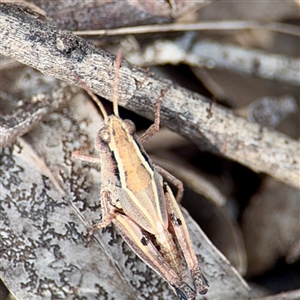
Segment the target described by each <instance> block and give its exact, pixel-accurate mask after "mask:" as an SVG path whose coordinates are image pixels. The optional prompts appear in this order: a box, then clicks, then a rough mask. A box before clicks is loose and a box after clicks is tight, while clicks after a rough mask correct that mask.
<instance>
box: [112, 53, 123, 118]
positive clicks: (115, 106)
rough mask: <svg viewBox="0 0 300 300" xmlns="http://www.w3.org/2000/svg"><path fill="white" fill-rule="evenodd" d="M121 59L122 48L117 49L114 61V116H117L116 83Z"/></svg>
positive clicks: (117, 82)
mask: <svg viewBox="0 0 300 300" xmlns="http://www.w3.org/2000/svg"><path fill="white" fill-rule="evenodd" d="M121 59H122V50H121V49H119V50H118V54H117V62H116V74H115V82H114V92H113V109H114V114H115V116H117V117H119V109H118V84H119V70H120V65H121Z"/></svg>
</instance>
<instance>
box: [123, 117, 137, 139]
mask: <svg viewBox="0 0 300 300" xmlns="http://www.w3.org/2000/svg"><path fill="white" fill-rule="evenodd" d="M124 124H125V126H126V127H127V130H128V132H129V134H131V135H133V134H135V125H134V123H133V122H132V121H131V120H124Z"/></svg>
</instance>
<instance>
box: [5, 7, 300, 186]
mask: <svg viewBox="0 0 300 300" xmlns="http://www.w3.org/2000/svg"><path fill="white" fill-rule="evenodd" d="M0 10H1V11H0V19H1V36H0V38H1V43H0V51H1V53H3V54H5V55H7V56H10V57H12V58H14V59H16V60H19V61H21V62H23V63H25V64H27V65H29V66H32V67H34V68H36V69H38V70H40V71H41V72H43V73H45V74H47V75H51V76H54V77H56V78H59V79H62V80H65V81H67V82H69V83H73V84H77V85H78V82H79V81H80V80H81V81H84V82H85V83H86V84H87V85H88V86H89V87H91V89H92V90H93V91H94V92H95V93H97V94H99V95H101V96H103V97H105V98H107V99H112V87H113V81H114V68H115V66H114V65H115V57H114V56H113V55H111V54H109V53H107V52H105V51H103V50H99V49H98V50H96V49H95V48H94V47H93V46H92V45H90V44H89V43H88V42H86V41H85V40H84V39H82V38H79V37H76V36H74V35H73V34H72V33H70V32H66V31H61V30H59V29H57V28H56V27H54V26H53V25H51V24H50V23H48V22H46V21H45V20H44V19H43V18H40V17H39V16H38V15H36V14H30V13H29V12H28V11H24V10H22V9H19V8H17V7H15V6H11V5H7V4H1V5H0ZM119 82H120V84H119V99H120V101H119V102H120V105H122V106H125V107H126V108H129V109H131V110H134V111H136V112H137V113H140V114H141V115H143V116H146V117H149V118H153V113H152V112H153V106H154V103H155V101H156V99H157V98H158V97H159V95H160V91H161V89H163V88H166V87H169V90H168V92H167V94H166V96H165V98H164V100H163V103H162V112H161V117H162V118H161V121H162V124H163V125H166V126H168V127H169V128H170V129H172V130H174V131H176V132H179V133H180V134H182V135H184V136H186V137H188V138H190V139H191V140H193V141H194V142H195V143H196V144H197V145H199V146H200V147H201V148H202V149H205V150H208V151H211V152H213V153H217V154H219V155H223V156H225V157H228V158H230V159H232V160H235V161H238V162H240V163H242V164H244V165H246V166H248V167H249V168H251V169H253V170H255V171H257V172H265V173H267V174H269V175H271V176H273V177H274V178H276V179H278V180H281V181H283V182H285V183H287V184H290V185H292V186H295V187H299V186H300V180H299V172H300V161H299V142H297V141H295V140H292V139H291V138H289V137H287V136H285V135H284V134H281V133H278V132H276V131H272V130H269V129H267V128H263V127H261V126H259V125H257V124H250V123H248V122H247V121H245V120H244V119H242V118H239V117H237V116H235V115H234V114H233V113H232V112H231V111H230V110H227V109H225V108H223V107H221V106H219V105H213V104H212V102H211V101H210V100H209V99H206V98H205V97H203V96H201V95H198V94H195V93H191V92H190V91H188V90H186V89H183V88H181V87H179V86H175V85H172V84H171V83H170V82H169V81H167V80H164V79H161V78H159V77H157V76H155V75H153V74H150V73H149V72H147V71H145V70H142V69H140V68H136V67H134V66H132V65H130V64H128V63H126V62H125V61H124V62H123V63H122V66H121V69H120V78H119Z"/></svg>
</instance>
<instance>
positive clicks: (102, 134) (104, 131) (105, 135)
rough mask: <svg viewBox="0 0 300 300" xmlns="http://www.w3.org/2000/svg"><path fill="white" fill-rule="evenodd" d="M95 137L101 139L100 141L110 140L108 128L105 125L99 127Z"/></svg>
mask: <svg viewBox="0 0 300 300" xmlns="http://www.w3.org/2000/svg"><path fill="white" fill-rule="evenodd" d="M97 138H99V139H101V141H103V142H105V143H109V142H110V133H109V129H108V127H107V126H104V127H102V128H100V130H99V132H98V137H97Z"/></svg>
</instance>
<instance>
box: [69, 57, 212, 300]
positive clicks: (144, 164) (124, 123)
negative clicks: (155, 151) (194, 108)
mask: <svg viewBox="0 0 300 300" xmlns="http://www.w3.org/2000/svg"><path fill="white" fill-rule="evenodd" d="M120 63H121V54H120V52H119V54H118V56H117V63H116V75H115V76H116V79H115V83H114V94H113V107H114V114H113V115H111V116H107V113H106V111H105V109H104V107H103V105H102V103H101V102H99V101H98V100H97V98H96V97H95V95H94V94H93V93H92V92H91V91H90V90H89V89H88V88H86V87H85V89H86V90H87V92H88V93H89V95H90V96H91V97H92V98H93V99H94V101H95V102H96V103H97V104H98V106H99V107H100V110H101V112H102V114H103V117H104V124H103V125H102V127H101V128H100V129H99V131H98V133H97V136H96V138H95V149H96V150H97V151H99V156H100V157H97V158H96V157H92V156H89V155H85V154H82V153H80V152H78V151H77V152H74V153H73V157H76V158H79V159H81V160H84V161H88V162H92V163H100V164H101V169H102V172H101V179H102V186H101V192H100V199H101V207H102V221H101V222H100V223H98V224H95V225H94V226H93V227H92V228H91V230H90V232H89V236H91V235H92V234H93V233H94V231H96V230H97V229H100V228H103V227H105V226H107V225H108V224H110V223H111V222H112V223H113V224H114V225H115V226H116V227H117V229H118V230H119V232H120V233H121V235H122V237H123V238H124V240H125V241H126V242H127V243H128V245H129V246H130V247H131V248H132V250H133V251H134V252H135V253H136V254H137V255H138V256H139V257H140V258H141V259H142V260H143V261H144V262H145V263H146V264H147V265H148V266H150V267H151V268H152V269H153V270H154V271H156V272H157V273H158V274H159V275H160V276H162V277H163V278H164V279H165V280H166V281H167V282H168V283H169V284H170V285H171V286H172V287H173V289H174V290H175V293H176V294H177V296H178V298H179V299H185V300H187V299H194V298H195V297H196V295H197V294H198V293H200V294H206V293H207V291H208V287H209V285H208V282H207V280H206V279H205V277H204V276H203V274H202V272H201V269H200V266H199V264H198V261H197V258H196V255H195V253H194V250H193V247H192V244H191V240H190V237H189V233H188V229H187V226H186V224H185V220H184V218H183V216H182V214H181V211H180V208H179V206H178V204H177V201H176V199H175V197H174V196H173V193H172V191H171V189H170V187H169V186H168V184H167V183H166V182H165V181H164V180H163V177H162V175H163V176H164V177H166V178H168V179H169V180H171V181H172V182H173V183H174V184H175V185H176V186H177V187H178V193H177V200H180V198H181V196H182V193H183V188H182V183H181V182H180V181H179V180H178V179H176V178H174V177H173V176H172V175H171V174H169V173H168V172H167V171H165V170H163V169H162V168H160V167H158V166H154V165H153V164H152V162H151V160H150V158H149V157H148V155H147V154H146V153H145V151H144V149H143V147H142V146H141V144H140V142H141V141H143V140H146V139H148V138H149V137H151V136H152V135H153V134H154V133H155V132H156V131H157V130H158V129H159V119H160V115H159V114H160V103H161V101H162V98H163V97H164V95H165V94H166V92H167V90H163V91H162V92H161V95H160V97H159V99H158V100H157V103H156V112H155V122H154V124H153V125H152V126H150V127H149V128H148V130H147V131H146V132H145V133H144V134H143V135H142V136H141V137H140V138H137V137H136V135H135V125H134V124H133V122H132V121H130V120H122V119H121V118H120V117H119V114H118V102H117V90H118V73H119V68H120ZM189 273H190V274H189ZM187 277H191V278H192V280H193V283H194V288H192V287H191V286H190V285H189V284H188V283H187V282H186V281H187Z"/></svg>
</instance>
